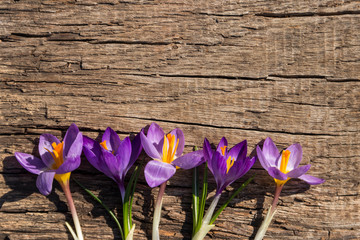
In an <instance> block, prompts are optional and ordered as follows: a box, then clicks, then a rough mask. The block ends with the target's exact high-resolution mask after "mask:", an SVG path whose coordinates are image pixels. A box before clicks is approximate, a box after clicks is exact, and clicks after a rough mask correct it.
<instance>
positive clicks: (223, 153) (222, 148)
mask: <svg viewBox="0 0 360 240" xmlns="http://www.w3.org/2000/svg"><path fill="white" fill-rule="evenodd" d="M226 148H227V146H223V147H220V149H221V152H222V155H223V156H225V150H226Z"/></svg>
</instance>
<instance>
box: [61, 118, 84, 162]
mask: <svg viewBox="0 0 360 240" xmlns="http://www.w3.org/2000/svg"><path fill="white" fill-rule="evenodd" d="M82 145H83V136H82V133H81V132H80V131H79V129H78V127H77V126H76V125H75V124H74V123H73V124H71V125H70V127H69V128H68V130H67V131H66V134H65V137H64V149H63V157H64V163H65V162H66V161H67V160H74V159H77V158H79V157H80V155H81V151H82Z"/></svg>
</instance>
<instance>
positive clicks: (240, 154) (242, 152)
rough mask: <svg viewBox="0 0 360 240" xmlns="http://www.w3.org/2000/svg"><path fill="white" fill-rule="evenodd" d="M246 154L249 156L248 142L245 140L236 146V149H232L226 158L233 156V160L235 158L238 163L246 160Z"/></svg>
mask: <svg viewBox="0 0 360 240" xmlns="http://www.w3.org/2000/svg"><path fill="white" fill-rule="evenodd" d="M246 154H247V141H246V140H244V141H242V142H240V143H238V144H236V145H235V146H234V147H232V148H231V149H230V151H229V153H228V155H227V156H226V158H228V157H229V156H231V158H234V159H235V160H236V161H237V160H238V159H242V160H244V159H245V158H246Z"/></svg>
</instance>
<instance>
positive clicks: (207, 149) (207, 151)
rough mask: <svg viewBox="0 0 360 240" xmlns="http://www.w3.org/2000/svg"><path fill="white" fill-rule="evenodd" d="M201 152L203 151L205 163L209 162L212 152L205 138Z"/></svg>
mask: <svg viewBox="0 0 360 240" xmlns="http://www.w3.org/2000/svg"><path fill="white" fill-rule="evenodd" d="M203 151H204V158H205V161H209V160H210V159H211V158H212V155H213V153H214V150H212V149H211V145H210V143H209V140H207V138H205V139H204V145H203Z"/></svg>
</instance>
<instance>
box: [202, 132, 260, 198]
mask: <svg viewBox="0 0 360 240" xmlns="http://www.w3.org/2000/svg"><path fill="white" fill-rule="evenodd" d="M203 151H204V158H205V161H207V162H208V167H209V169H210V171H211V172H212V174H213V175H214V178H215V181H216V185H217V191H216V195H218V194H221V192H222V191H223V190H224V189H225V188H226V187H227V186H229V185H230V184H232V183H233V182H234V181H235V180H237V179H239V178H240V177H242V176H243V175H245V174H246V173H247V172H248V171H249V170H250V168H251V167H252V166H253V165H254V163H255V157H253V158H249V157H246V154H247V142H246V140H244V141H242V142H240V143H238V144H236V145H235V146H234V147H233V148H231V149H230V150H228V144H227V140H226V138H225V137H223V138H222V139H221V140H220V142H219V144H218V146H217V148H216V151H214V150H212V149H211V146H210V143H209V141H208V140H207V139H206V138H205V140H204V149H203Z"/></svg>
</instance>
